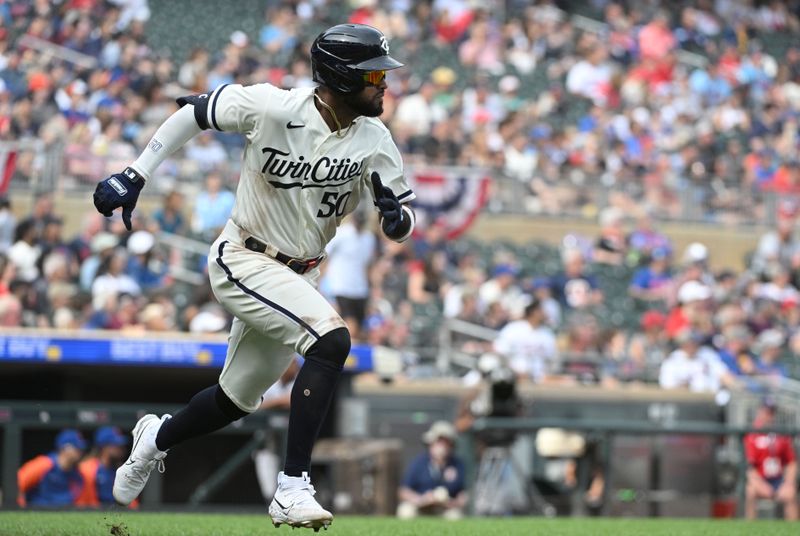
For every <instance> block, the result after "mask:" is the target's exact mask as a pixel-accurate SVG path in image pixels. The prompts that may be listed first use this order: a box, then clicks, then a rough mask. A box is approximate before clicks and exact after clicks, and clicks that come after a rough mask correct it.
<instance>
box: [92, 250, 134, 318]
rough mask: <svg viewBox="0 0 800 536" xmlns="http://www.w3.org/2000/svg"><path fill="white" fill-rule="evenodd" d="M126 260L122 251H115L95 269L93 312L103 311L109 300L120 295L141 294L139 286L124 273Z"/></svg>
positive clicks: (126, 257)
mask: <svg viewBox="0 0 800 536" xmlns="http://www.w3.org/2000/svg"><path fill="white" fill-rule="evenodd" d="M127 260H128V256H127V255H126V253H125V252H124V251H121V250H116V251H114V252H112V253H111V255H110V256H109V257H107V258H106V259H105V260H104V261H103V264H101V265H100V267H99V268H98V269H97V278H96V279H95V280H94V282H93V283H92V306H93V307H94V308H95V310H98V311H100V310H103V309H105V308H106V307H107V305H108V303H109V300H115V299H116V298H117V297H118V296H119V295H120V294H122V293H125V294H130V295H133V296H138V295H139V294H141V292H142V289H141V287H140V286H139V284H138V283H136V281H135V280H134V279H133V278H132V277H131V276H129V275H127V274H126V273H125V271H124V270H125V265H126V263H127Z"/></svg>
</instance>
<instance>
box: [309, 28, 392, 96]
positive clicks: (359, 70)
mask: <svg viewBox="0 0 800 536" xmlns="http://www.w3.org/2000/svg"><path fill="white" fill-rule="evenodd" d="M402 66H403V64H402V63H400V62H399V61H397V60H396V59H394V58H393V57H391V56H390V55H389V41H388V40H387V39H386V36H385V35H383V34H382V33H381V32H380V30H377V29H375V28H373V27H372V26H367V25H365V24H339V25H337V26H333V27H332V28H328V29H327V30H325V31H324V32H322V33H321V34H319V35H318V36H317V38H316V39H315V40H314V43H313V44H312V45H311V72H312V73H313V76H314V81H315V82H317V83H319V84H322V85H323V86H326V87H329V88H330V89H332V90H334V91H338V92H340V93H355V92H357V91H360V90H361V89H363V88H364V85H365V81H364V75H365V74H366V73H368V72H371V71H389V70H391V69H397V68H398V67H402Z"/></svg>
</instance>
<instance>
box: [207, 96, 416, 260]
mask: <svg viewBox="0 0 800 536" xmlns="http://www.w3.org/2000/svg"><path fill="white" fill-rule="evenodd" d="M208 99H209V100H208V105H207V107H206V115H207V123H208V125H209V126H210V127H211V128H214V129H216V130H220V131H226V132H230V131H234V132H241V133H242V134H244V135H245V137H246V138H247V144H246V146H245V149H244V158H243V163H242V173H241V178H240V181H239V186H238V189H237V192H236V204H235V206H234V208H233V213H232V215H231V219H232V220H233V221H234V223H236V225H238V226H239V227H240V228H242V229H243V230H244V231H245V232H247V233H250V234H251V235H252V236H254V237H256V238H257V239H259V240H261V241H262V242H266V243H268V244H271V245H273V246H275V247H276V248H277V249H278V250H279V251H281V252H283V253H285V254H287V255H290V256H292V257H296V258H301V259H305V258H312V257H316V256H319V255H321V254H322V253H323V251H324V250H325V245H326V244H327V243H328V241H330V239H331V238H333V236H334V235H335V234H336V227H337V226H338V225H339V223H340V222H341V220H342V218H344V217H345V216H346V215H347V214H349V213H350V212H352V211H353V210H354V209H355V208H356V207H357V206H358V203H359V200H360V198H361V196H362V194H363V192H364V190H371V186H370V181H369V177H370V175H371V173H372V172H373V171H377V172H378V173H379V174H380V176H381V180H382V181H383V184H384V185H386V186H388V187H389V188H391V189H392V191H393V192H394V194H395V195H396V196H397V198H398V199H399V200H400V202H401V203H405V202H408V201H410V200H412V199H414V193H413V192H412V191H411V189H410V188H409V186H408V183H407V182H406V180H405V178H404V177H403V161H402V158H401V156H400V151H399V150H398V149H397V146H396V145H395V144H394V141H393V140H392V138H391V135H390V133H389V130H388V129H387V128H386V126H385V125H384V124H383V123H382V122H381V121H380V120H379V119H377V118H371V117H359V118H357V119H356V120H355V121H354V122H353V124H352V126H351V127H350V130H349V132H347V133H346V135H344V136H343V137H341V138H340V137H339V136H338V135H337V133H336V132H331V130H330V128H329V127H328V125H327V124H326V123H325V121H324V119H323V118H322V116H321V115H320V112H319V111H318V110H317V108H316V106H315V105H314V90H313V89H312V88H302V89H292V90H288V91H287V90H282V89H279V88H277V87H275V86H272V85H270V84H257V85H253V86H241V85H238V84H226V85H223V86H220V87H219V88H217V89H216V90H214V91H213V92H212V93H211V94H210V95H209V96H208ZM346 129H347V127H346V126H345V127H344V128H342V131H341V132H342V133H344V132H345V130H346Z"/></svg>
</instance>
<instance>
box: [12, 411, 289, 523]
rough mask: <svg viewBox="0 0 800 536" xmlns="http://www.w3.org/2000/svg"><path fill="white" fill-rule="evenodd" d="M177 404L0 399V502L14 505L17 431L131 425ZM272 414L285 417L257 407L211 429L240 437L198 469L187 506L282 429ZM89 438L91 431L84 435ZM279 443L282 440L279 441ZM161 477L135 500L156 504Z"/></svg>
mask: <svg viewBox="0 0 800 536" xmlns="http://www.w3.org/2000/svg"><path fill="white" fill-rule="evenodd" d="M179 408H180V406H179V405H164V404H146V405H145V404H122V403H79V402H22V401H0V431H2V458H0V474H2V479H0V485H2V500H0V508H2V509H14V508H17V491H18V488H17V469H18V468H19V467H20V466H21V465H22V463H24V462H25V461H26V460H25V459H24V457H23V434H24V433H25V432H30V431H37V430H38V431H41V430H46V431H52V432H53V433H54V432H55V431H57V430H61V429H63V428H78V429H80V430H83V431H89V432H91V431H93V430H94V429H96V428H98V427H100V426H105V425H114V426H119V427H120V428H121V429H123V430H125V431H126V432H127V431H128V430H131V429H132V428H133V427H134V425H135V424H136V421H137V420H138V419H139V418H141V417H142V416H143V415H145V414H147V413H155V414H158V415H161V414H163V413H174V412H175V411H177V410H178V409H179ZM275 419H278V420H279V421H280V420H285V413H284V412H270V411H258V412H256V413H253V414H252V415H249V416H247V417H245V418H243V419H240V420H238V421H236V422H234V423H232V424H231V425H229V426H227V427H225V428H223V429H222V430H219V431H217V432H215V434H221V435H226V436H240V438H243V439H244V442H243V443H242V444H241V446H239V447H238V448H237V450H236V451H235V452H234V453H233V454H232V455H231V456H229V457H228V458H227V460H226V461H225V462H224V463H222V464H221V465H219V466H218V467H217V468H216V469H215V470H213V471H212V472H211V473H210V474H204V475H203V479H202V481H201V482H200V484H199V485H197V486H195V487H194V489H193V491H192V492H191V494H190V496H189V499H188V501H187V502H186V506H188V507H190V508H192V507H197V506H199V505H200V504H203V503H205V502H206V501H207V500H208V499H209V498H210V496H211V495H212V494H213V493H214V492H215V491H216V490H218V489H219V488H220V486H221V485H223V484H224V483H225V482H227V481H228V480H229V479H230V478H231V476H232V475H233V474H234V473H235V472H236V471H237V470H238V469H239V468H240V467H241V466H242V465H243V464H244V463H246V462H248V461H249V460H250V457H251V454H252V452H253V451H255V450H257V449H258V448H261V447H262V446H263V443H264V438H265V436H266V434H267V433H268V431H270V430H272V431H273V432H277V433H278V434H283V433H284V431H285V426H284V427H279V426H276V425H275V424H274V423H275ZM89 439H91V436H89ZM280 443H281V444H283V442H282V441H281V442H280ZM161 484H162V480H161V477H160V475H159V474H158V473H157V472H154V473H153V476H152V478H151V482H150V483H149V485H148V486H147V487H145V489H144V491H143V493H142V496H141V504H142V506H145V507H161V506H162V505H163V500H162V499H163V498H162V486H161Z"/></svg>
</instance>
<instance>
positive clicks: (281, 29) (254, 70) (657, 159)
mask: <svg viewBox="0 0 800 536" xmlns="http://www.w3.org/2000/svg"><path fill="white" fill-rule="evenodd" d="M267 4H269V5H267ZM476 5H477V4H476V3H474V2H468V1H462V0H447V1H440V0H434V1H432V2H431V1H414V0H397V1H393V2H374V1H369V0H367V1H359V2H355V1H354V2H351V3H350V4H344V3H339V2H327V1H315V2H287V3H280V4H278V3H268V2H259V1H255V0H248V1H242V2H236V3H235V4H233V3H232V4H231V5H230V6H229V7H230V9H228V8H226V9H224V10H219V9H218V8H215V7H214V6H215V3H214V2H211V1H204V2H189V1H188V0H182V1H173V2H152V3H149V4H148V2H147V1H146V0H137V1H133V0H131V1H126V0H113V1H112V0H108V1H99V0H65V1H62V2H57V3H56V2H48V1H39V0H36V1H33V2H31V1H15V0H10V1H7V2H3V3H0V171H2V173H1V174H0V191H2V192H4V197H3V199H2V201H0V326H2V327H4V328H18V327H23V328H34V329H36V328H57V329H64V330H115V331H116V332H118V333H119V334H120V335H122V336H127V335H135V336H141V335H143V334H148V333H150V332H170V331H184V332H190V333H197V334H200V333H224V332H227V330H228V328H229V326H230V321H231V319H230V317H229V315H228V314H227V313H226V312H225V311H224V310H223V309H222V308H221V307H220V306H219V305H218V304H217V303H216V300H215V299H214V297H213V295H212V293H211V290H210V287H209V286H208V283H207V281H206V279H207V278H206V276H205V274H204V272H203V270H204V263H205V259H204V258H203V255H202V254H200V253H199V251H202V248H203V247H207V244H208V243H210V241H211V240H213V238H214V237H215V236H216V235H217V233H218V231H219V229H220V227H221V226H222V225H223V224H224V222H225V220H226V219H227V216H228V214H229V212H230V209H231V203H232V194H231V190H232V189H235V187H236V184H235V178H236V177H238V176H239V166H240V162H239V159H240V155H241V151H242V147H241V146H240V145H239V144H238V143H239V142H238V141H236V138H234V137H231V136H226V135H224V134H218V133H211V132H204V133H203V134H201V135H199V136H197V137H196V138H194V139H193V140H192V141H191V142H190V143H189V144H188V145H187V146H186V148H185V149H184V150H182V151H181V152H179V153H177V154H176V155H175V156H174V157H172V158H170V159H169V160H168V161H167V162H165V164H164V165H163V166H162V167H161V168H159V171H158V175H157V176H156V177H154V178H153V180H152V181H150V182H149V183H148V185H147V188H146V189H145V191H144V192H143V198H145V197H146V198H147V199H145V200H144V201H143V202H142V204H141V207H140V208H139V209H137V212H136V213H135V214H134V216H135V217H134V232H133V233H128V232H126V231H125V229H124V227H123V225H122V222H121V221H120V220H119V219H118V215H115V217H114V218H111V219H104V218H102V217H101V216H99V215H97V214H93V213H92V214H89V212H90V205H89V199H90V196H91V194H90V193H89V192H90V189H91V188H94V185H95V183H96V182H97V181H98V180H100V179H102V178H103V177H105V176H107V175H108V174H110V173H114V172H117V171H118V170H119V169H121V168H122V167H124V165H125V164H126V163H128V162H130V161H132V160H133V158H135V156H136V155H137V154H138V151H139V150H140V149H141V148H142V146H143V144H146V143H147V140H149V138H150V136H151V135H152V133H153V131H154V129H155V127H156V126H157V125H158V124H160V123H161V122H162V121H163V120H164V119H165V118H166V117H167V116H168V115H169V114H170V113H172V112H173V111H174V110H175V109H176V106H177V105H176V104H175V101H174V99H175V97H178V96H181V95H185V94H189V93H205V92H208V91H211V90H213V89H214V88H215V87H217V86H219V85H221V84H225V83H234V82H235V83H242V84H252V83H261V82H270V83H272V84H275V85H277V86H281V87H289V86H297V85H300V86H302V85H307V84H312V82H311V80H310V72H309V70H308V57H307V51H308V48H309V43H310V41H311V40H312V39H313V38H314V37H315V36H316V33H317V32H318V31H319V30H320V29H321V28H324V27H326V26H329V25H330V24H333V23H337V22H342V21H345V20H347V21H351V22H360V23H366V24H372V25H375V26H377V27H380V28H381V29H382V30H384V31H385V32H386V34H387V35H388V36H390V37H391V47H392V52H393V55H394V56H396V57H398V58H400V59H401V60H402V61H404V63H406V64H407V66H408V68H407V69H403V70H399V71H396V72H395V71H392V72H390V73H389V74H388V77H387V82H388V89H387V92H386V99H385V101H386V102H385V110H386V111H385V113H384V115H383V117H382V119H383V120H384V121H385V122H386V123H387V125H388V126H389V128H390V130H391V131H392V133H393V135H394V138H395V140H396V141H397V143H398V146H399V147H400V149H401V151H402V152H403V155H404V159H405V163H406V165H407V167H408V169H409V170H410V173H411V174H413V177H412V181H413V182H414V183H415V185H422V186H423V187H422V188H415V190H416V191H417V192H418V196H419V197H418V203H416V209H417V210H418V211H419V214H420V226H419V227H420V231H419V233H418V236H416V237H415V240H414V241H413V242H408V243H405V244H400V245H398V244H391V243H388V242H383V241H380V239H378V238H377V237H378V236H379V234H378V233H375V232H374V230H375V229H376V226H375V225H374V223H375V222H374V221H373V220H374V218H372V217H370V218H367V222H366V227H364V228H361V227H359V226H358V225H356V224H354V223H348V224H347V227H346V232H347V233H350V236H352V235H353V234H356V235H358V236H360V237H361V239H362V240H363V241H362V242H360V243H363V244H365V246H364V248H365V249H363V250H362V251H361V253H362V254H363V259H361V264H360V265H359V266H365V267H368V272H366V273H364V274H361V277H360V278H359V277H358V274H357V273H356V272H354V271H353V270H352V268H353V264H350V263H348V262H347V261H352V260H353V259H352V258H351V257H349V256H348V254H347V253H345V254H342V253H341V252H337V251H336V250H335V249H332V250H331V251H330V252H329V253H330V259H329V261H328V262H329V266H330V269H329V270H328V271H327V272H326V273H325V274H324V276H323V278H322V286H321V289H322V290H323V292H324V293H326V295H327V296H329V297H330V298H331V300H332V301H333V302H338V303H340V304H341V301H338V300H337V298H341V297H344V298H355V299H364V298H366V299H367V300H368V301H367V312H366V315H365V317H364V318H363V319H360V320H361V321H356V322H355V323H352V322H351V324H350V326H351V331H352V332H353V334H354V337H355V338H356V340H357V341H358V342H361V343H364V344H367V345H370V346H386V347H390V348H394V349H397V350H399V351H400V352H401V358H402V368H401V370H400V371H399V372H398V376H399V375H404V376H405V377H407V378H409V379H419V378H430V377H434V376H440V375H441V374H442V373H443V370H444V369H447V373H448V374H450V375H459V376H461V375H465V374H468V373H469V372H470V371H469V369H470V368H473V369H475V370H473V371H472V372H473V377H474V375H475V374H476V370H477V363H479V359H480V357H481V356H485V355H487V354H498V355H499V357H500V358H501V359H505V360H507V361H508V362H509V364H510V366H511V367H512V368H513V369H514V371H515V373H516V374H517V376H518V378H519V379H520V381H524V382H530V383H531V384H541V385H546V384H556V385H564V386H577V385H583V384H595V385H597V386H600V387H601V388H605V389H609V390H611V389H615V388H619V387H620V386H621V385H622V384H629V383H644V384H653V385H661V386H663V387H665V388H670V389H684V390H692V391H697V392H704V393H712V394H714V395H718V396H717V399H718V401H719V402H720V403H721V404H725V403H726V402H727V401H728V400H729V399H730V393H737V392H749V393H750V394H751V395H753V396H754V397H755V398H756V399H757V398H759V397H761V396H763V395H768V394H775V393H782V392H783V391H781V390H782V389H783V388H784V387H785V385H787V384H789V382H790V381H791V378H794V379H795V380H800V291H799V290H798V289H800V234H799V233H798V231H797V227H798V222H797V219H798V217H799V216H800V156H798V155H799V154H800V153H798V148H800V134H798V120H800V47H798V45H797V43H798V42H800V41H798V36H799V35H800V19H799V18H798V17H799V16H800V2H796V1H794V2H745V1H741V2H739V1H735V0H716V1H711V0H708V1H677V2H648V3H646V5H644V6H640V5H639V4H638V3H635V2H625V1H620V2H610V1H604V0H594V1H591V2H572V1H537V2H519V1H514V0H509V1H505V2H500V1H489V2H487V3H484V4H482V5H483V6H484V7H483V8H481V7H475V6H476ZM208 13H214V17H208ZM262 15H263V18H262ZM176 20H181V21H183V23H182V24H181V25H176V24H175V21H176ZM198 36H202V39H201V38H199V37H198ZM431 170H433V171H431ZM465 170H466V171H465ZM74 199H85V207H84V208H81V209H80V211H81V212H74V211H71V209H70V208H69V207H75V206H77V205H76V204H75V203H70V202H69V201H70V200H74ZM28 206H30V207H31V208H30V210H27V209H26V208H23V207H28ZM481 211H483V212H485V213H492V214H496V215H498V216H505V215H509V214H514V215H522V216H530V217H544V216H558V217H561V216H569V217H571V218H573V219H572V220H567V221H575V222H578V221H590V222H593V223H596V224H597V228H598V229H599V231H596V232H594V233H591V234H586V233H578V232H571V231H570V230H566V231H564V233H563V236H559V237H549V240H546V241H545V240H527V239H526V240H519V239H518V238H519V237H512V236H509V237H507V238H508V239H507V240H499V241H498V240H490V239H480V238H479V237H480V236H481V233H480V229H476V228H475V227H472V228H470V224H472V223H473V222H474V220H475V217H476V216H477V215H478V214H479V213H480V212H481ZM367 212H370V214H371V211H369V210H367ZM667 221H669V222H672V223H671V224H670V225H671V227H670V228H674V225H680V224H685V226H686V228H691V226H692V225H698V229H700V231H698V234H699V235H701V234H702V230H703V229H709V228H710V226H719V227H723V226H729V227H730V228H731V229H736V228H746V229H748V232H751V233H758V234H759V235H760V238H759V239H758V240H757V241H755V242H754V243H753V247H752V248H750V249H751V251H749V253H748V255H747V256H746V258H742V259H739V258H736V259H730V258H725V259H720V258H719V257H717V258H715V257H714V255H715V253H716V254H718V255H722V254H724V253H721V252H720V253H718V252H719V251H720V250H719V249H717V248H715V244H712V243H702V242H700V241H694V242H692V241H689V242H690V243H688V244H684V243H682V244H681V247H678V246H677V245H676V244H675V243H674V239H673V238H672V237H671V236H668V235H667V234H665V233H664V232H663V231H662V229H664V228H665V227H664V226H665V225H666V224H665V223H664V222H667ZM568 226H569V224H568V223H567V224H565V225H564V227H565V228H568ZM737 226H741V227H737ZM467 229H469V231H470V232H468V233H464V231H466V230H467ZM754 229H755V231H754ZM176 237H178V238H177V239H176ZM512 238H514V239H515V240H511V239H512ZM187 244H190V245H191V244H196V245H197V247H196V248H195V249H192V248H189V249H186V247H187V246H186V245H187ZM187 251H188V253H187ZM342 255H345V257H346V258H342V257H341V256H342ZM337 257H339V260H342V261H344V262H339V263H337V264H334V263H333V261H334V260H337ZM356 283H359V284H360V283H364V284H365V285H366V288H365V290H364V293H363V295H362V296H342V295H341V292H340V290H339V289H341V288H342V287H345V288H346V287H347V286H348V285H355V284H356ZM532 304H533V306H532ZM523 317H524V318H523ZM357 320H359V319H357ZM455 321H461V322H455ZM520 322H523V324H520ZM525 323H529V324H530V325H531V326H532V328H528V327H526V326H525ZM521 326H522V328H524V329H521ZM443 332H444V333H447V334H448V336H447V337H442V333H443ZM444 345H446V346H444ZM531 346H533V347H535V348H536V351H535V352H529V353H526V352H525V351H524V350H520V348H523V347H531ZM543 347H546V348H547V349H548V350H547V352H543V351H540V350H541V348H543ZM443 350H446V351H447V352H449V353H451V354H453V355H457V356H460V359H453V360H451V361H447V362H446V364H449V365H450V366H448V367H443V366H442V360H441V356H442V355H443ZM691 356H698V357H697V360H696V361H694V362H693V361H691V359H689V357H691ZM586 363H590V366H588V367H587V366H586ZM697 363H702V366H698V365H697ZM576 364H577V365H576ZM795 394H796V393H795ZM791 417H792V418H794V417H796V415H794V414H792V415H791ZM740 424H743V423H740Z"/></svg>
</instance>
